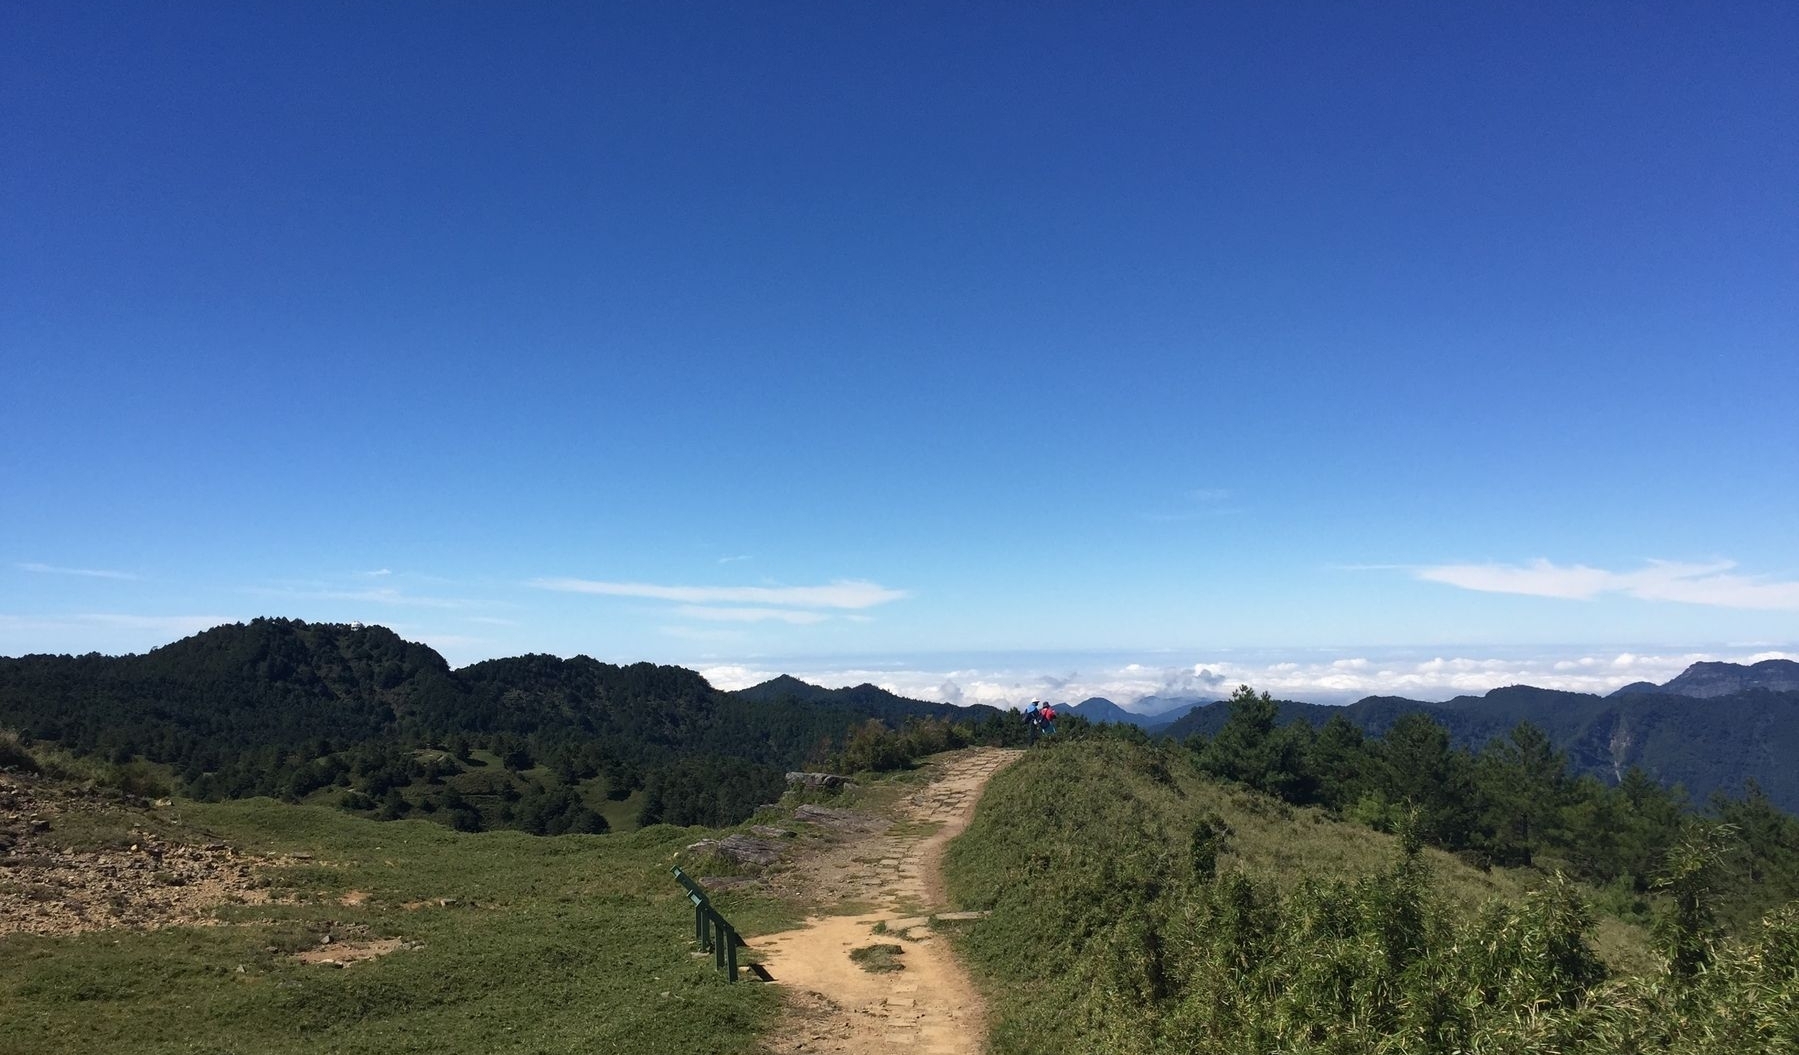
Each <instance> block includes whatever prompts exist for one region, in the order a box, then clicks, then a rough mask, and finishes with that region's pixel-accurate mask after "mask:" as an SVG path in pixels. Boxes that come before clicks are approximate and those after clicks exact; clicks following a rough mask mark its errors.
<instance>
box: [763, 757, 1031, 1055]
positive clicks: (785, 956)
mask: <svg viewBox="0 0 1799 1055" xmlns="http://www.w3.org/2000/svg"><path fill="white" fill-rule="evenodd" d="M1022 753H1023V752H1021V751H1015V750H1005V749H1001V748H973V749H970V750H966V751H961V752H957V753H955V754H952V755H946V756H943V757H942V758H940V759H939V760H937V761H936V762H934V763H933V765H935V766H938V767H939V772H938V773H937V774H936V776H935V778H934V779H933V780H932V781H931V783H930V784H928V785H926V786H925V787H922V788H920V789H918V790H917V791H914V792H911V793H910V794H909V795H907V796H906V797H905V798H903V799H901V800H900V801H899V803H898V804H897V808H896V814H897V815H896V817H895V819H894V821H893V823H891V824H886V825H879V824H876V825H871V826H870V828H869V829H868V830H865V831H861V832H853V833H850V834H849V836H848V838H846V840H845V841H843V842H841V843H838V844H837V845H835V846H833V847H832V848H831V849H830V850H829V851H827V852H825V853H822V854H818V855H815V856H813V857H811V858H810V859H808V860H805V861H802V862H800V863H799V865H798V866H797V867H796V868H795V869H794V870H793V871H792V872H791V873H789V874H788V875H787V876H784V877H783V879H784V880H785V882H784V883H783V884H782V885H784V886H785V885H788V884H793V886H792V889H794V890H795V891H796V892H804V893H805V894H807V895H808V896H809V897H810V898H811V899H815V900H818V901H822V905H821V908H822V909H823V910H824V911H827V912H828V911H830V910H831V909H833V908H839V909H841V908H844V907H850V908H852V909H854V908H863V909H865V910H864V911H860V912H858V914H855V915H827V916H814V917H811V918H809V919H807V920H806V923H805V925H804V926H802V927H800V928H799V929H797V930H790V931H783V932H781V933H779V934H768V935H764V936H762V937H760V938H756V939H753V940H752V942H751V944H752V945H753V946H754V947H755V948H756V949H757V950H758V951H759V952H760V953H761V959H762V963H763V965H764V966H765V967H767V969H768V972H769V974H770V975H772V976H773V978H774V980H775V982H776V984H778V985H781V986H783V987H784V988H786V989H787V990H788V994H787V995H788V999H787V1009H786V1011H785V1013H784V1014H783V1016H782V1019H781V1021H780V1022H779V1023H778V1024H777V1025H776V1027H775V1028H774V1030H773V1031H772V1032H771V1034H770V1036H771V1039H770V1040H769V1041H768V1042H767V1047H766V1050H767V1051H768V1052H770V1053H771V1055H800V1053H804V1055H876V1053H879V1055H903V1053H913V1052H916V1053H918V1055H980V1052H982V1051H983V1050H985V1046H986V1043H985V1038H986V1028H985V1022H984V1008H983V1007H982V1004H981V1001H980V997H979V995H978V994H977V993H976V992H975V989H974V986H973V984H972V983H971V982H970V981H969V979H968V976H967V974H965V973H964V972H963V970H962V967H961V965H960V964H958V963H957V962H956V960H955V958H954V956H953V955H952V954H951V951H950V948H949V942H948V940H947V939H945V938H942V937H938V936H934V935H933V934H932V929H931V918H932V917H933V916H935V917H936V918H938V919H958V918H963V919H965V918H969V916H968V915H966V914H962V913H953V912H948V911H945V910H946V909H948V908H950V907H951V906H948V905H947V904H945V897H944V893H943V882H942V877H941V875H940V873H939V867H938V866H939V861H940V859H941V857H942V854H943V847H944V845H945V844H946V843H948V842H949V841H950V840H951V839H952V838H954V837H955V836H956V835H957V834H958V833H960V832H961V831H962V829H964V828H966V827H967V826H968V821H969V818H970V817H971V816H973V814H974V807H975V803H976V802H977V801H978V800H979V799H980V797H981V789H982V788H983V787H984V786H985V785H986V783H987V781H988V779H989V778H990V777H992V776H993V774H995V773H997V772H999V770H1000V769H1002V768H1004V767H1005V766H1007V765H1009V764H1011V763H1012V762H1013V761H1015V760H1016V759H1017V758H1018V757H1019V755H1021V754H1022ZM882 945H886V946H891V947H897V948H898V950H899V951H898V952H892V951H891V949H889V950H882V952H885V953H887V957H886V958H887V959H889V960H890V961H891V962H892V963H894V964H897V965H898V969H897V970H889V971H886V972H883V973H877V972H873V971H869V970H866V969H864V967H863V965H861V964H859V963H857V962H856V961H854V960H852V959H851V956H850V954H851V953H852V952H855V951H857V950H866V949H868V948H869V947H871V946H882ZM865 955H866V954H865ZM876 955H877V956H880V955H881V953H880V952H877V954H876Z"/></svg>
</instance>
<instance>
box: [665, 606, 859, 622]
mask: <svg viewBox="0 0 1799 1055" xmlns="http://www.w3.org/2000/svg"><path fill="white" fill-rule="evenodd" d="M675 611H676V613H677V614H679V615H684V616H686V617H687V618H689V619H705V620H709V621H712V622H719V623H768V622H779V623H792V624H794V625H796V626H803V625H806V624H810V623H822V622H824V621H825V620H827V619H829V618H831V617H830V616H828V615H826V614H825V613H823V612H814V611H808V610H805V609H798V608H716V607H708V606H705V605H684V606H682V607H680V608H677V609H676V610H675Z"/></svg>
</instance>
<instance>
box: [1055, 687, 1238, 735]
mask: <svg viewBox="0 0 1799 1055" xmlns="http://www.w3.org/2000/svg"><path fill="white" fill-rule="evenodd" d="M1210 702H1211V701H1209V700H1202V699H1199V698H1197V697H1194V698H1191V699H1182V698H1178V697H1177V698H1172V699H1171V698H1164V697H1159V696H1145V697H1144V698H1143V699H1141V700H1138V701H1137V705H1138V706H1139V707H1144V708H1145V709H1144V710H1143V711H1127V710H1125V709H1124V708H1123V707H1120V706H1118V705H1117V704H1116V703H1113V702H1112V701H1111V700H1108V699H1106V698H1105V697H1103V696H1092V697H1089V698H1087V699H1085V700H1082V701H1081V702H1080V703H1076V704H1072V705H1070V706H1068V707H1067V708H1065V709H1066V710H1068V711H1069V712H1071V713H1073V714H1078V715H1080V716H1081V717H1083V718H1085V719H1087V720H1088V721H1090V722H1114V723H1122V724H1125V725H1134V726H1137V727H1138V728H1139V729H1144V730H1146V731H1148V732H1152V733H1153V732H1157V731H1159V730H1161V729H1165V728H1167V727H1168V726H1170V725H1173V724H1174V723H1175V722H1176V721H1177V720H1179V719H1180V718H1181V717H1182V716H1183V715H1185V714H1186V713H1187V712H1189V711H1191V710H1193V709H1194V708H1195V707H1204V706H1206V705H1207V704H1208V703H1210Z"/></svg>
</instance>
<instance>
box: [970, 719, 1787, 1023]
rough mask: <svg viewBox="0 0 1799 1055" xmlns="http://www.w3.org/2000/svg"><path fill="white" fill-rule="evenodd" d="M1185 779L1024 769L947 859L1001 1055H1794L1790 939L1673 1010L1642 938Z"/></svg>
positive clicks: (1070, 752)
mask: <svg viewBox="0 0 1799 1055" xmlns="http://www.w3.org/2000/svg"><path fill="white" fill-rule="evenodd" d="M1186 757H1187V756H1186V755H1185V753H1183V752H1178V751H1173V750H1168V749H1165V748H1162V749H1158V748H1157V747H1154V746H1147V747H1146V746H1137V745H1132V744H1127V743H1123V742H1120V741H1087V742H1070V743H1061V744H1056V745H1054V747H1052V748H1050V749H1047V750H1038V751H1033V752H1032V753H1031V754H1030V755H1028V756H1027V757H1026V758H1025V759H1023V760H1021V761H1020V762H1019V763H1018V764H1017V765H1015V766H1013V767H1012V768H1010V769H1008V770H1006V771H1005V772H1003V773H1001V774H1000V775H999V776H998V777H996V778H995V779H994V781H993V783H992V784H991V785H990V786H989V788H988V791H987V793H986V795H985V797H984V798H983V800H982V802H981V805H980V809H979V811H978V813H977V815H976V818H975V820H974V822H973V824H972V825H971V826H970V828H969V830H968V831H967V832H966V833H965V834H964V835H963V836H962V837H961V838H959V839H958V840H957V841H956V842H955V843H953V844H952V845H951V847H950V850H949V852H948V855H947V858H946V869H947V872H948V875H947V879H948V881H949V884H950V887H951V891H952V894H953V896H954V897H955V898H956V900H958V901H960V902H961V903H962V904H964V905H965V906H966V907H970V908H984V909H990V910H992V914H991V916H990V917H989V918H988V919H986V920H983V921H981V922H980V923H978V924H976V925H974V926H973V927H971V928H969V929H968V931H967V932H966V933H965V934H964V935H963V937H962V947H963V948H964V949H965V951H966V953H967V955H968V958H969V960H970V961H971V966H972V967H973V968H974V970H975V971H976V973H977V974H978V975H979V976H980V977H981V978H982V979H983V980H984V984H985V986H986V988H987V989H988V991H989V993H990V996H991V998H992V1002H993V1005H994V1006H993V1012H994V1014H993V1016H992V1037H993V1051H994V1053H995V1055H1012V1053H1027V1052H1049V1051H1080V1052H1086V1053H1092V1055H1102V1053H1103V1055H1113V1053H1127V1052H1128V1053H1142V1055H1148V1053H1151V1052H1159V1051H1195V1052H1218V1053H1244V1055H1247V1053H1249V1052H1266V1051H1284V1052H1345V1053H1347V1052H1366V1051H1391V1052H1437V1051H1443V1052H1448V1051H1454V1050H1483V1051H1517V1052H1526V1051H1545V1050H1563V1051H1595V1052H1597V1051H1625V1050H1632V1051H1639V1050H1640V1051H1646V1052H1647V1051H1671V1052H1672V1051H1682V1052H1684V1051H1712V1050H1716V1051H1720V1052H1722V1051H1731V1050H1757V1051H1791V1050H1794V1048H1793V1045H1794V1044H1795V1043H1799V920H1795V919H1793V918H1787V919H1785V921H1784V922H1783V923H1780V924H1778V925H1777V926H1775V927H1773V928H1770V929H1769V930H1767V931H1766V932H1765V934H1763V935H1762V936H1761V937H1759V938H1752V941H1760V942H1761V944H1760V945H1756V946H1754V947H1753V948H1751V947H1749V946H1743V947H1735V946H1732V947H1731V949H1730V950H1728V952H1729V955H1728V956H1725V955H1720V958H1719V961H1718V962H1719V968H1720V969H1718V970H1715V971H1712V972H1710V973H1709V974H1707V975H1705V976H1704V977H1702V978H1701V979H1700V980H1699V981H1698V982H1696V983H1694V984H1693V985H1692V986H1689V987H1687V988H1685V989H1684V990H1683V989H1680V988H1679V987H1678V986H1675V985H1673V984H1672V982H1671V980H1670V976H1669V975H1668V974H1667V973H1666V972H1665V971H1664V969H1663V968H1662V965H1661V961H1660V959H1659V957H1657V956H1656V955H1655V954H1654V953H1653V952H1652V951H1651V948H1650V945H1651V942H1650V939H1649V937H1648V935H1647V934H1646V933H1645V932H1644V931H1643V930H1642V929H1641V928H1638V927H1633V926H1628V925H1626V924H1623V923H1620V922H1618V921H1616V920H1601V921H1599V922H1598V924H1597V926H1594V925H1593V924H1592V920H1591V917H1590V915H1589V914H1588V913H1587V912H1586V911H1585V909H1584V908H1583V905H1582V899H1581V896H1580V892H1578V891H1577V890H1575V889H1574V888H1572V887H1570V886H1566V885H1559V884H1557V883H1555V882H1554V881H1553V879H1552V878H1551V877H1546V876H1544V875H1542V874H1541V873H1534V872H1504V871H1498V870H1496V871H1494V872H1491V873H1482V872H1480V871H1477V870H1475V869H1473V868H1470V867H1467V866H1465V865H1463V864H1462V863H1461V862H1459V861H1458V860H1456V859H1455V858H1453V857H1450V856H1448V855H1444V854H1440V853H1436V852H1434V851H1429V850H1426V851H1423V853H1421V854H1419V855H1417V856H1415V857H1407V856H1406V855H1405V854H1403V853H1402V852H1401V849H1400V847H1399V845H1398V840H1397V839H1396V838H1395V837H1393V836H1386V835H1381V834H1379V833H1376V832H1373V831H1370V830H1368V829H1366V828H1363V827H1360V826H1357V825H1351V824H1344V823H1339V822H1335V821H1332V820H1330V819H1328V818H1327V817H1325V816H1324V815H1323V814H1322V813H1319V812H1316V811H1312V810H1299V809H1294V808H1292V807H1290V806H1286V805H1284V804H1282V803H1280V802H1278V801H1277V800H1274V799H1270V798H1267V797H1264V796H1262V795H1259V794H1255V793H1252V792H1248V791H1245V790H1241V789H1237V788H1232V787H1226V786H1223V785H1219V784H1215V783H1211V782H1209V781H1208V780H1206V779H1205V778H1203V777H1202V776H1200V775H1199V774H1198V773H1197V772H1195V771H1194V770H1193V769H1192V768H1191V766H1190V764H1188V763H1187V762H1186V760H1185V759H1186ZM1219 832H1224V833H1225V834H1224V835H1223V837H1222V839H1221V840H1220V839H1217V838H1212V839H1208V838H1206V837H1205V836H1207V834H1208V833H1212V834H1214V835H1215V834H1216V833H1219ZM1214 851H1217V853H1216V857H1215V860H1214V859H1212V858H1211V856H1210V855H1211V854H1212V853H1213V852H1214ZM1790 916H1791V913H1789V917H1790ZM1708 987H1709V988H1708ZM1682 999H1685V1000H1687V1001H1688V1002H1687V1003H1685V1004H1682V1005H1681V1007H1682V1008H1683V1009H1684V1010H1680V1011H1679V1012H1678V1013H1677V1012H1676V1010H1675V1004H1676V1003H1677V1002H1678V1001H1679V1000H1682ZM1688 1015H1691V1016H1693V1017H1691V1018H1689V1017H1683V1016H1688ZM1701 1020H1704V1021H1703V1025H1702V1026H1701V1025H1695V1024H1694V1023H1698V1022H1700V1021H1701ZM1689 1028H1690V1029H1691V1030H1692V1032H1690V1033H1687V1034H1680V1033H1679V1032H1678V1031H1679V1030H1681V1029H1689ZM1696 1037H1700V1038H1702V1039H1703V1042H1700V1041H1698V1040H1695V1039H1694V1038H1696ZM1704 1038H1709V1039H1704ZM1733 1044H1734V1045H1737V1046H1736V1047H1735V1048H1732V1047H1730V1046H1729V1045H1733ZM1782 1044H1785V1045H1786V1046H1784V1047H1783V1046H1781V1045H1782Z"/></svg>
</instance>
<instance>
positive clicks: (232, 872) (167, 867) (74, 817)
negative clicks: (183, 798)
mask: <svg viewBox="0 0 1799 1055" xmlns="http://www.w3.org/2000/svg"><path fill="white" fill-rule="evenodd" d="M152 819H153V817H152V808H151V807H149V806H148V805H145V804H142V803H141V802H134V801H131V800H128V799H123V798H121V797H119V796H116V795H112V794H109V793H106V792H102V791H99V790H96V789H93V788H87V787H81V786H78V785H72V784H68V783H66V782H60V781H54V780H49V779H46V778H41V777H36V776H30V775H26V774H22V773H0V934H14V933H27V934H75V933H80V932H83V931H92V930H104V929H107V928H110V927H142V928H156V927H165V926H170V925H173V924H196V923H211V922H213V910H214V909H216V908H217V907H218V906H220V905H222V904H226V903H228V902H229V903H239V904H260V903H263V902H266V901H267V900H268V892H267V891H266V890H265V889H262V888H260V887H259V886H257V885H256V875H255V871H256V867H257V866H258V865H260V864H262V863H265V862H263V860H262V859H260V858H253V857H250V856H248V855H243V854H239V853H238V852H237V851H236V850H234V849H233V848H231V847H229V846H227V845H225V844H224V843H219V842H207V841H204V840H202V839H196V841H194V842H191V843H189V842H183V841H178V840H174V839H171V838H169V837H167V836H164V835H158V834H155V833H154V832H153V830H152V829H153V828H163V827H165V826H164V825H153V824H151V821H152ZM93 822H98V823H93ZM59 827H63V828H86V827H94V828H97V829H98V830H104V831H116V832H118V833H120V834H118V835H116V836H113V837H109V838H106V839H101V840H97V841H98V842H99V843H100V845H97V846H89V847H81V848H72V847H71V846H70V845H68V843H67V842H66V841H65V840H62V839H60V838H58V837H57V836H58V831H57V829H58V828H59Z"/></svg>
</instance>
